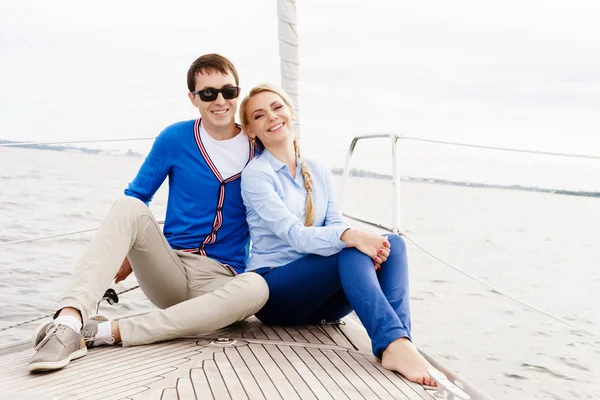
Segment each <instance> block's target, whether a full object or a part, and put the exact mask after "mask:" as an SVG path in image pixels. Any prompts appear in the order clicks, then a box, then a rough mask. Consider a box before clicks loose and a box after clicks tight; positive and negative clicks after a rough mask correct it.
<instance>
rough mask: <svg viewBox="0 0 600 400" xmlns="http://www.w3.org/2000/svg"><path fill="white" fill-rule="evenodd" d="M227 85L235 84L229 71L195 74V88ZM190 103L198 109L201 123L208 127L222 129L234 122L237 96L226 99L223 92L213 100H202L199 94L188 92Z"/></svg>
mask: <svg viewBox="0 0 600 400" xmlns="http://www.w3.org/2000/svg"><path fill="white" fill-rule="evenodd" d="M227 86H236V83H235V78H234V77H233V75H231V73H228V74H227V75H223V74H221V73H220V72H217V71H201V72H198V73H197V74H196V87H195V90H203V89H211V88H212V89H222V88H224V87H227ZM188 95H189V97H190V100H191V101H192V104H193V105H194V106H195V107H197V108H198V110H200V115H201V116H202V123H203V124H204V126H205V127H206V128H207V129H208V130H210V129H222V128H226V127H227V126H230V125H232V124H234V118H235V112H236V110H237V103H238V98H239V97H236V98H234V99H230V100H227V99H225V98H224V97H223V93H219V94H218V96H217V98H216V99H215V100H213V101H203V100H202V99H201V98H200V95H199V94H196V95H194V94H193V93H189V94H188Z"/></svg>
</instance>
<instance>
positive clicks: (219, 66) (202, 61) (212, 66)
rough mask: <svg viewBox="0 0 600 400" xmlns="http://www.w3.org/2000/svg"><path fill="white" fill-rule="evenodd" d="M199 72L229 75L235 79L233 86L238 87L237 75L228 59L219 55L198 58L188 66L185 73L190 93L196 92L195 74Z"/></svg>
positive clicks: (213, 54) (206, 55)
mask: <svg viewBox="0 0 600 400" xmlns="http://www.w3.org/2000/svg"><path fill="white" fill-rule="evenodd" d="M199 72H219V73H221V74H223V75H227V74H229V73H231V75H233V77H234V78H235V84H236V85H239V84H240V82H239V77H238V73H237V71H236V69H235V67H234V66H233V64H232V63H231V61H229V60H228V59H226V58H225V57H223V56H222V55H220V54H216V53H211V54H205V55H203V56H200V57H198V58H197V59H196V61H194V62H193V63H192V65H190V69H188V73H187V85H188V89H189V90H190V92H193V91H194V90H196V74H198V73H199Z"/></svg>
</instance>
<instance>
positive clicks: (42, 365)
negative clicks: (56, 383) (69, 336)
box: [28, 347, 87, 372]
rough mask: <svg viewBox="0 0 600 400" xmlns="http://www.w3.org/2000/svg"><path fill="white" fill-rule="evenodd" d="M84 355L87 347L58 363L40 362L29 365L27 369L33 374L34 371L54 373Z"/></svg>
mask: <svg viewBox="0 0 600 400" xmlns="http://www.w3.org/2000/svg"><path fill="white" fill-rule="evenodd" d="M86 354H87V347H84V348H82V349H79V350H77V351H74V352H72V353H71V354H69V356H68V357H67V358H65V359H64V360H60V361H45V362H41V361H40V362H36V363H33V364H29V367H28V368H29V371H30V372H35V371H54V370H57V369H61V368H64V367H66V366H67V365H68V364H69V363H70V362H71V361H73V360H77V359H78V358H81V357H83V356H85V355H86Z"/></svg>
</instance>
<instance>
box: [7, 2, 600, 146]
mask: <svg viewBox="0 0 600 400" xmlns="http://www.w3.org/2000/svg"><path fill="white" fill-rule="evenodd" d="M598 21H600V2H598V1H593V0H589V1H583V0H568V1H567V0H564V1H556V0H538V1H533V0H520V1H481V0H472V1H469V0H459V1H442V0H435V1H428V2H408V1H399V0H369V1H356V0H354V1H349V0H343V1H342V0H339V1H334V0H299V2H298V22H299V32H300V44H301V52H300V57H301V78H302V81H301V82H302V83H301V96H302V97H301V109H302V114H301V115H302V136H303V140H304V146H306V148H308V149H310V150H313V151H315V152H319V151H322V150H323V148H324V147H325V146H333V147H334V148H335V149H336V150H339V152H337V153H336V154H339V155H340V157H342V156H343V151H344V150H345V148H346V146H347V144H348V141H349V140H350V138H351V137H352V136H354V135H355V134H358V133H368V132H381V131H394V132H399V133H403V134H405V135H409V136H418V137H426V138H434V139H443V140H457V141H468V142H472V143H479V144H490V145H499V146H512V147H520V148H530V149H539V150H547V151H570V152H577V153H588V154H599V153H600V112H599V110H600V24H598ZM207 52H219V53H222V54H223V55H225V56H227V57H229V58H230V59H231V60H232V61H233V62H234V63H235V64H236V66H237V67H238V70H239V72H240V77H241V86H242V87H243V88H245V89H249V88H251V87H252V86H253V85H255V84H257V83H260V82H263V81H271V82H275V83H277V82H278V81H279V60H278V46H277V21H276V6H275V0H254V1H243V0H236V1H225V0H224V1H220V2H201V1H176V0H175V1H171V2H153V1H138V0H131V1H116V0H108V1H103V2H96V3H91V2H82V1H67V0H55V1H51V2H50V1H42V0H36V1H31V0H29V1H23V0H22V1H18V2H16V1H15V2H9V1H3V2H1V3H0V60H1V62H0V138H4V139H11V140H63V139H64V140H79V139H95V138H115V137H139V136H155V135H156V134H158V133H159V132H160V130H161V129H162V128H164V127H165V126H166V125H168V124H170V123H173V122H175V121H178V120H183V119H191V118H195V117H196V115H197V112H196V111H195V110H194V109H193V108H192V107H191V106H190V104H189V101H188V99H187V95H186V93H187V88H186V83H185V74H186V71H187V68H188V66H189V64H190V63H191V62H192V61H193V60H194V59H195V58H196V57H197V56H199V55H201V54H204V53H207ZM129 147H131V146H129Z"/></svg>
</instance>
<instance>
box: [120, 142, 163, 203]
mask: <svg viewBox="0 0 600 400" xmlns="http://www.w3.org/2000/svg"><path fill="white" fill-rule="evenodd" d="M165 136H166V134H165V131H163V132H162V133H161V134H160V135H159V136H158V137H157V138H156V140H155V141H154V144H153V145H152V149H151V150H150V153H148V156H147V157H146V159H145V160H144V163H143V164H142V166H141V167H140V170H139V171H138V173H137V175H136V177H135V179H134V180H133V181H132V182H131V183H130V184H129V186H128V187H127V188H126V189H125V195H126V196H131V197H135V198H137V199H140V200H141V201H143V202H144V203H146V205H148V204H149V203H150V201H151V200H152V197H153V196H154V194H155V193H156V191H157V190H158V188H160V185H162V183H163V182H164V181H165V179H166V177H167V176H168V174H169V162H168V144H167V143H166V140H165Z"/></svg>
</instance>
